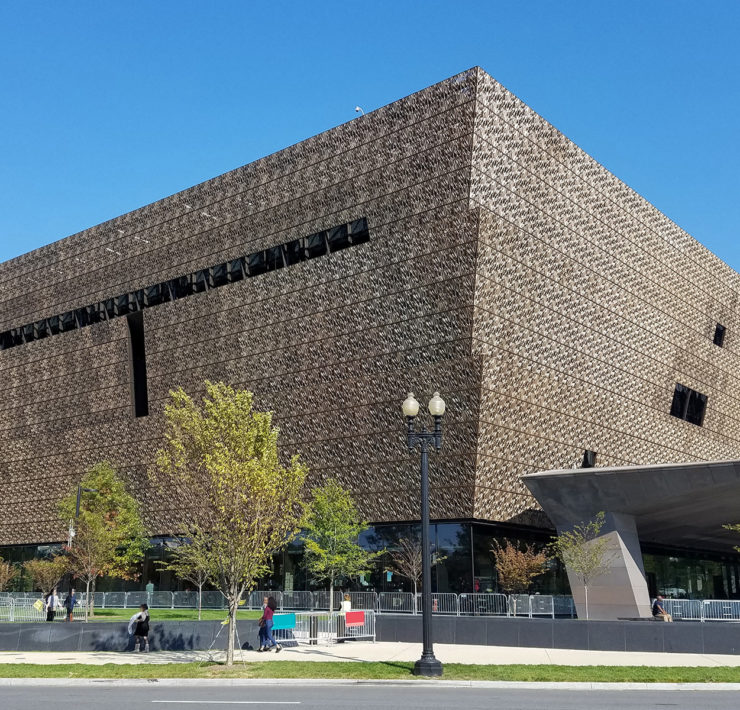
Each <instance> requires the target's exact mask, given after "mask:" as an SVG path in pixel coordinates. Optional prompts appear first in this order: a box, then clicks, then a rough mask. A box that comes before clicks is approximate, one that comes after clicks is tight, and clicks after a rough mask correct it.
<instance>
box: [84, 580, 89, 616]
mask: <svg viewBox="0 0 740 710" xmlns="http://www.w3.org/2000/svg"><path fill="white" fill-rule="evenodd" d="M85 602H86V604H85V621H87V618H88V614H89V612H90V580H89V579H88V580H87V582H86V583H85Z"/></svg>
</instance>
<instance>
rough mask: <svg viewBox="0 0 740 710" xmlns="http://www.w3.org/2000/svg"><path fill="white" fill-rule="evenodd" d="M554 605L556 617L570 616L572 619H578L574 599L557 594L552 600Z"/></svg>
mask: <svg viewBox="0 0 740 710" xmlns="http://www.w3.org/2000/svg"><path fill="white" fill-rule="evenodd" d="M552 605H553V610H554V612H555V616H556V617H558V616H568V617H570V618H571V619H575V618H576V605H575V604H574V602H573V597H569V596H566V595H564V594H556V595H554V596H553V598H552Z"/></svg>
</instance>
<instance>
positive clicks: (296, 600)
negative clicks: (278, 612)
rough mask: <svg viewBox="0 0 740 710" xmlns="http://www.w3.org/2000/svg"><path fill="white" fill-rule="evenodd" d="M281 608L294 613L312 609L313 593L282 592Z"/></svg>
mask: <svg viewBox="0 0 740 710" xmlns="http://www.w3.org/2000/svg"><path fill="white" fill-rule="evenodd" d="M282 602H283V603H282V608H283V609H290V610H291V611H292V610H296V611H303V610H310V609H313V593H312V592H295V591H291V592H283V593H282Z"/></svg>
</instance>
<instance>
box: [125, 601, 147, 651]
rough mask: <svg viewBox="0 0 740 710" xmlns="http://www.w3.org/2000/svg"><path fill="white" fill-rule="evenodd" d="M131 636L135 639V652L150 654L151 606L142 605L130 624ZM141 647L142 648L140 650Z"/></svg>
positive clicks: (130, 620) (129, 631)
mask: <svg viewBox="0 0 740 710" xmlns="http://www.w3.org/2000/svg"><path fill="white" fill-rule="evenodd" d="M128 633H129V636H133V637H134V651H135V652H136V653H138V652H139V651H140V650H141V651H143V652H144V653H149V606H148V605H147V604H142V605H141V606H140V607H139V611H137V612H136V613H135V614H134V615H133V616H132V617H131V619H129V622H128ZM139 647H141V648H139Z"/></svg>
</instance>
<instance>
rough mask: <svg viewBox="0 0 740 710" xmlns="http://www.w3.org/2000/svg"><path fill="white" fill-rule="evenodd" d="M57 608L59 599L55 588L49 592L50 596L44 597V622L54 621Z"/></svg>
mask: <svg viewBox="0 0 740 710" xmlns="http://www.w3.org/2000/svg"><path fill="white" fill-rule="evenodd" d="M58 608H59V597H58V596H57V588H56V587H54V589H52V590H51V594H49V596H48V597H46V620H47V621H54V616H55V615H56V611H57V609H58Z"/></svg>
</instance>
